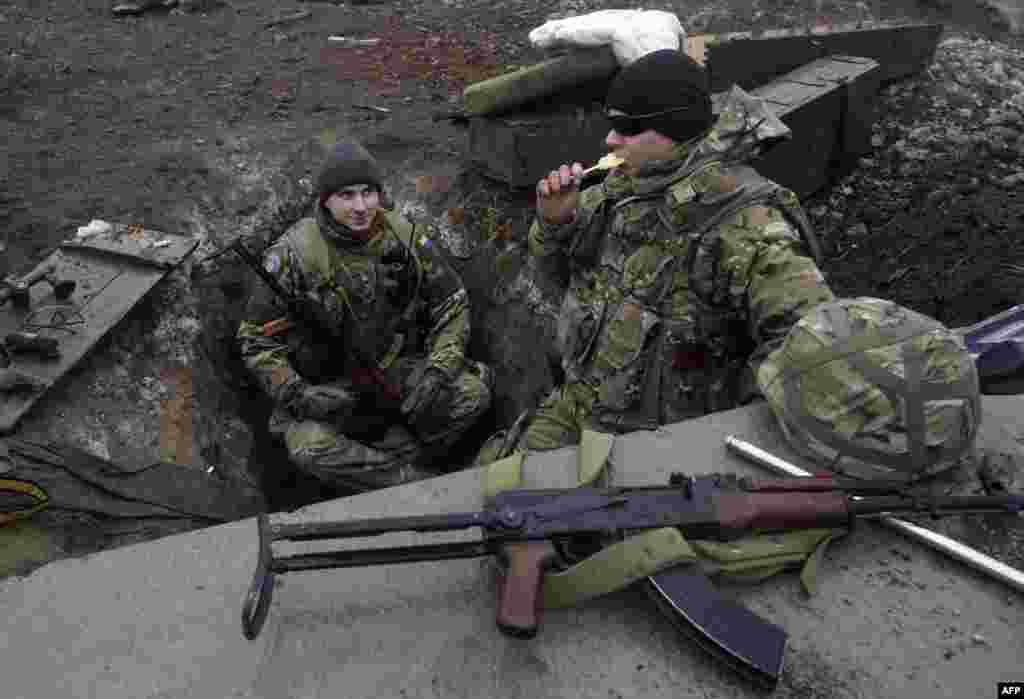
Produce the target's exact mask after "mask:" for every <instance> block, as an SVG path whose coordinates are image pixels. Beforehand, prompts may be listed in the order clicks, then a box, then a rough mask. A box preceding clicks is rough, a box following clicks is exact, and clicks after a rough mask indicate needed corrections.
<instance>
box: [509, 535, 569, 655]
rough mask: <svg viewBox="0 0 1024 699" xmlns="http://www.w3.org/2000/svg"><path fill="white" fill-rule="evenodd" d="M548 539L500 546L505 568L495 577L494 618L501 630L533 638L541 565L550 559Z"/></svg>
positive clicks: (552, 553) (537, 622)
mask: <svg viewBox="0 0 1024 699" xmlns="http://www.w3.org/2000/svg"><path fill="white" fill-rule="evenodd" d="M554 556H555V548H554V546H553V545H552V544H551V542H550V541H537V542H529V543H525V542H524V543H515V544H508V545H507V546H505V547H504V548H503V549H502V557H503V558H505V560H506V562H507V565H508V567H507V569H506V572H505V573H504V574H503V575H500V576H499V577H498V595H497V600H498V602H497V609H496V615H495V616H496V618H497V621H498V628H499V629H501V631H502V632H503V633H506V634H508V635H510V636H514V637H516V638H533V637H534V636H536V635H537V629H538V627H539V626H540V610H541V590H542V588H543V585H544V569H545V568H547V567H548V566H549V565H550V564H551V562H552V561H553V560H554Z"/></svg>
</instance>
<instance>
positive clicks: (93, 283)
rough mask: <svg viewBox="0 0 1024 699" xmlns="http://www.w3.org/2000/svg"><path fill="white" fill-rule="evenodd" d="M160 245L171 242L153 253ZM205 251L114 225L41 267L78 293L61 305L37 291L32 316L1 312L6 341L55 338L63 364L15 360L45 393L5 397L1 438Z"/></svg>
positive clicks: (0, 403) (44, 290)
mask: <svg viewBox="0 0 1024 699" xmlns="http://www.w3.org/2000/svg"><path fill="white" fill-rule="evenodd" d="M147 241H149V244H148V245H147V244H146V243H147ZM160 241H168V242H167V244H165V245H159V246H156V245H154V243H158V242H160ZM198 244H199V241H198V240H195V239H192V238H184V237H182V236H178V235H169V234H166V233H162V232H160V231H152V230H147V229H142V228H137V227H136V228H131V227H129V226H123V225H115V226H114V228H113V230H112V231H110V232H109V233H107V234H102V235H97V236H95V237H94V238H93V239H90V240H89V242H88V244H83V243H82V242H81V241H73V242H68V243H65V244H62V245H61V247H60V248H59V249H58V250H56V251H55V252H53V253H52V254H51V255H50V256H49V257H48V258H47V259H46V260H44V261H43V262H42V263H41V264H40V265H39V267H43V266H45V265H48V264H49V263H50V262H56V264H57V277H58V279H61V280H73V281H75V291H74V293H73V294H72V295H71V296H70V297H69V298H68V299H66V300H64V301H61V302H58V301H57V300H56V299H55V298H54V297H53V293H52V291H51V290H50V288H49V287H48V286H47V285H46V284H37V285H35V286H34V287H32V289H31V295H30V303H29V307H28V308H27V309H19V308H16V307H14V306H13V305H11V304H7V305H5V306H3V307H0V337H3V336H6V335H7V334H8V333H11V332H17V331H31V332H36V333H38V334H40V335H42V336H44V337H52V338H55V339H56V340H57V341H58V343H59V347H60V352H61V356H60V358H59V359H57V360H45V359H41V358H39V357H36V356H34V355H22V354H19V355H15V358H14V359H15V360H14V363H13V366H16V367H17V368H18V369H20V370H22V371H24V372H26V373H28V374H30V375H32V376H34V377H36V378H38V379H40V380H41V381H42V382H43V384H44V388H43V389H42V390H39V391H34V392H30V393H2V394H0V434H6V433H8V432H10V431H12V430H13V429H14V428H15V426H16V425H17V423H18V421H19V420H20V419H21V418H22V417H23V416H24V415H25V413H27V412H28V411H29V410H30V409H31V408H32V406H33V405H35V404H36V402H37V401H38V400H39V399H40V398H42V396H43V395H44V394H45V392H46V390H47V389H49V387H50V386H52V385H53V384H55V383H56V382H57V381H59V380H60V379H61V378H62V377H63V376H64V375H65V374H67V373H68V371H70V370H71V369H72V368H73V367H74V366H75V365H76V364H78V362H79V361H81V360H82V358H83V357H84V356H85V355H86V354H87V353H88V352H89V350H91V349H92V348H93V347H95V346H96V344H97V343H98V342H99V341H100V340H101V339H102V338H103V337H104V336H105V335H106V334H107V332H109V331H110V329H111V328H113V327H114V326H115V325H117V323H119V322H120V321H121V319H122V318H124V316H125V315H126V314H127V313H128V311H130V310H131V309H132V307H133V306H135V304H137V303H138V302H139V300H140V299H142V297H143V296H145V294H146V293H147V292H148V291H149V290H150V289H152V288H153V287H154V286H155V285H156V283H157V282H159V281H160V280H161V279H163V278H164V276H166V275H167V273H168V271H170V269H172V268H173V266H174V265H176V264H180V262H181V261H182V260H184V259H185V258H186V257H187V256H188V255H190V254H192V251H193V250H195V248H196V246H197V245H198ZM37 269H38V268H37Z"/></svg>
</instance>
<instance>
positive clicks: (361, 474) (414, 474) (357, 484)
mask: <svg viewBox="0 0 1024 699" xmlns="http://www.w3.org/2000/svg"><path fill="white" fill-rule="evenodd" d="M285 445H286V446H287V447H288V456H289V458H290V459H291V461H292V463H294V464H295V465H296V467H298V468H300V469H302V470H303V471H305V472H307V473H310V474H312V475H314V476H316V477H317V478H319V479H321V480H323V481H324V482H326V483H329V484H331V485H332V486H334V487H337V488H344V489H346V490H353V491H358V492H363V491H369V490H377V489H379V488H388V487H391V486H395V485H402V484H404V483H411V482H413V481H418V480H423V479H424V478H431V477H433V476H436V475H438V473H436V472H432V471H428V470H426V469H423V468H422V467H420V466H418V462H419V458H420V447H419V444H418V443H417V442H416V439H415V437H413V435H412V434H411V433H410V432H409V431H408V430H406V429H405V428H404V427H402V426H400V425H394V426H392V427H391V428H389V429H388V431H387V433H386V434H385V436H384V437H383V438H382V439H381V440H378V441H376V442H374V443H373V444H372V445H370V444H364V443H362V442H358V441H356V440H354V439H351V438H349V437H347V436H345V435H344V434H342V433H341V432H339V431H338V430H337V429H336V428H335V427H333V426H332V425H329V424H325V423H321V422H314V421H312V420H306V421H302V422H295V423H292V424H291V425H289V427H288V430H287V432H286V433H285Z"/></svg>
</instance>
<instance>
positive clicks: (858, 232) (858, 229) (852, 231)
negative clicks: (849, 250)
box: [846, 223, 868, 238]
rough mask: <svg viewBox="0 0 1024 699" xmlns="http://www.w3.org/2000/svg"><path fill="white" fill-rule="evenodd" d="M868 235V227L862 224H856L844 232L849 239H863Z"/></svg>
mask: <svg viewBox="0 0 1024 699" xmlns="http://www.w3.org/2000/svg"><path fill="white" fill-rule="evenodd" d="M867 234H868V227H867V225H866V224H864V223H858V224H857V225H855V226H851V227H850V228H849V229H847V231H846V235H847V236H849V237H851V238H863V237H864V236H866V235H867Z"/></svg>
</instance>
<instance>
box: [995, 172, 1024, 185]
mask: <svg viewBox="0 0 1024 699" xmlns="http://www.w3.org/2000/svg"><path fill="white" fill-rule="evenodd" d="M999 184H1001V185H1002V186H1003V187H1004V188H1005V189H1016V188H1017V187H1020V186H1021V185H1024V172H1017V173H1014V174H1012V175H1010V176H1009V177H1005V178H1003V180H1002V181H1001V182H1000V183H999Z"/></svg>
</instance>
